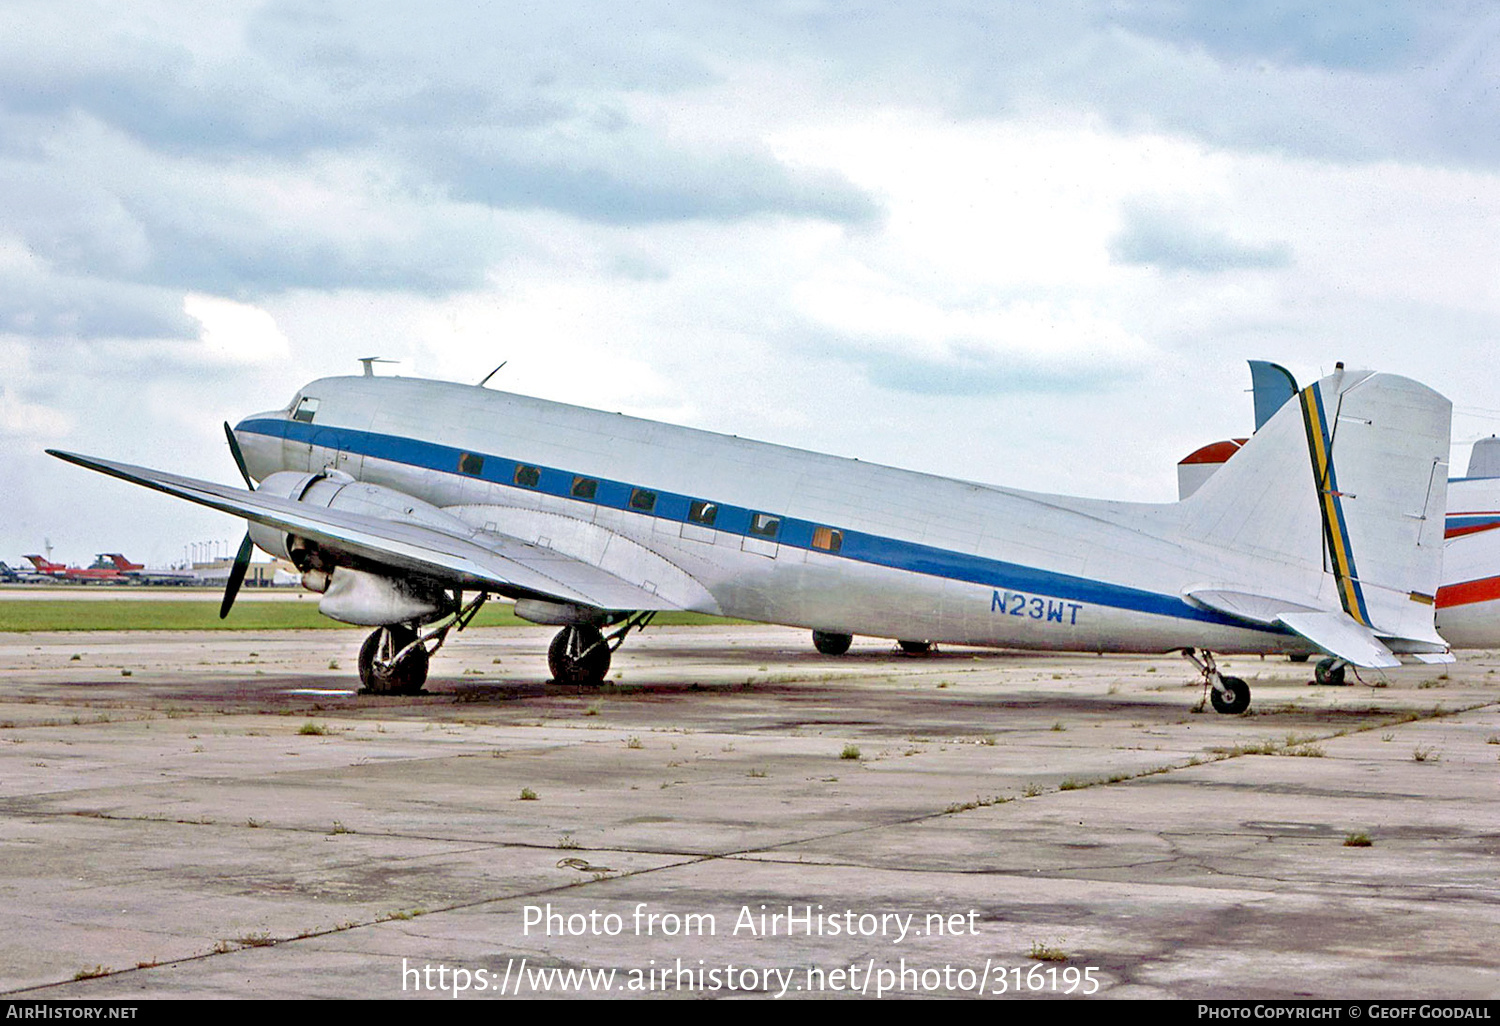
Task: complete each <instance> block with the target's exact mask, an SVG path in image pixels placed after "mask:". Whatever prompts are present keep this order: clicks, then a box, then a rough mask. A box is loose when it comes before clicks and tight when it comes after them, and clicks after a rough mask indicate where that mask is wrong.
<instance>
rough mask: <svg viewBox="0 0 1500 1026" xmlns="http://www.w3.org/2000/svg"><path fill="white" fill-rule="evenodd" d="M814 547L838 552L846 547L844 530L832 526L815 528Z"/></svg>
mask: <svg viewBox="0 0 1500 1026" xmlns="http://www.w3.org/2000/svg"><path fill="white" fill-rule="evenodd" d="M812 541H813V548H815V549H822V550H823V551H824V552H837V551H838V550H839V549H841V548H843V547H844V532H843V531H835V530H834V529H833V528H831V527H815V528H813V539H812Z"/></svg>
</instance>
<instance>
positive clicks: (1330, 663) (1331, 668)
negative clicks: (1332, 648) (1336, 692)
mask: <svg viewBox="0 0 1500 1026" xmlns="http://www.w3.org/2000/svg"><path fill="white" fill-rule="evenodd" d="M1335 664H1337V665H1335ZM1313 680H1315V681H1317V682H1318V683H1319V684H1327V685H1328V686H1330V687H1335V688H1337V687H1343V685H1344V664H1343V663H1340V662H1339V661H1338V660H1337V659H1333V658H1331V657H1330V658H1328V659H1320V660H1318V665H1317V666H1314V667H1313Z"/></svg>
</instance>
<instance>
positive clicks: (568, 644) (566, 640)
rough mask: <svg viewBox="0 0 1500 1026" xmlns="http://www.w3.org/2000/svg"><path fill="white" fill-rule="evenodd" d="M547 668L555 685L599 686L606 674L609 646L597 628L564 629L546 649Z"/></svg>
mask: <svg viewBox="0 0 1500 1026" xmlns="http://www.w3.org/2000/svg"><path fill="white" fill-rule="evenodd" d="M547 668H548V669H550V670H551V671H552V681H553V683H555V684H603V683H604V675H605V674H607V673H609V646H608V645H607V644H605V642H604V634H603V633H602V632H601V631H600V630H599V628H597V627H588V626H583V627H564V628H563V629H562V630H560V631H558V632H557V636H556V637H555V638H553V639H552V644H551V645H549V646H548V647H547Z"/></svg>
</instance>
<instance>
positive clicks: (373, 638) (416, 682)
mask: <svg viewBox="0 0 1500 1026" xmlns="http://www.w3.org/2000/svg"><path fill="white" fill-rule="evenodd" d="M487 598H489V595H488V594H487V593H485V592H480V594H479V597H478V598H476V599H474V601H473V602H470V603H469V604H468V605H467V606H464V607H462V608H460V609H458V610H457V611H456V612H454V614H453V619H451V620H449V621H448V622H447V623H445V624H443V625H442V626H441V627H438V628H436V629H434V630H430V631H428V632H427V633H426V634H423V633H421V632H420V628H418V627H416V626H414V625H410V624H404V623H393V624H389V625H387V626H385V627H378V628H376V630H375V632H374V633H373V634H371V635H370V636H369V637H368V638H366V639H365V643H364V644H363V645H361V646H359V682H360V684H361V685H362V690H363V691H364V692H365V693H366V694H370V695H417V694H421V692H422V685H423V684H425V683H427V668H428V665H429V664H430V663H431V662H432V657H433V655H434V654H435V653H436V652H437V650H438V649H440V648H442V647H443V642H444V641H447V640H448V632H449V631H450V630H452V629H453V628H455V627H457V628H458V629H459V630H463V629H464V628H465V627H467V626H468V625H469V621H470V620H472V619H474V614H476V613H478V612H479V607H480V606H482V605H484V600H485V599H487Z"/></svg>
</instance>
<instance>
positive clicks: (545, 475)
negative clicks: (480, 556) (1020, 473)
mask: <svg viewBox="0 0 1500 1026" xmlns="http://www.w3.org/2000/svg"><path fill="white" fill-rule="evenodd" d="M306 398H314V399H316V400H317V403H316V412H315V413H312V414H311V420H307V419H305V418H306V416H307V414H306V413H305V412H304V414H303V417H304V419H297V418H296V416H295V413H296V411H297V409H298V408H299V405H301V406H303V407H304V408H305V407H306V405H307V404H305V403H303V402H302V401H303V400H304V399H306ZM235 434H236V437H237V438H238V440H239V442H240V445H241V447H242V449H243V451H244V454H245V458H246V461H247V464H248V466H249V469H250V472H251V474H252V475H254V476H255V477H256V478H257V479H258V480H259V479H264V478H265V477H267V476H268V475H270V474H272V473H275V472H277V471H304V472H306V471H314V472H315V471H319V470H322V469H324V468H325V467H332V468H337V469H338V470H341V471H343V472H345V473H347V474H349V475H350V476H352V477H354V478H355V479H357V480H360V481H364V482H368V483H372V484H378V485H382V486H385V487H388V488H392V489H396V490H398V491H401V492H405V493H407V494H409V495H412V496H415V497H417V498H420V499H423V500H425V501H427V502H429V503H432V504H433V505H436V506H438V507H441V508H443V509H444V510H446V511H448V512H451V513H452V514H454V515H455V516H457V517H458V518H460V519H461V520H463V521H464V522H465V523H466V524H469V525H471V526H472V527H474V528H476V529H483V530H487V531H490V532H499V533H501V534H505V535H509V536H511V537H514V538H519V539H521V540H523V541H526V542H530V543H535V544H539V545H541V546H543V547H545V548H550V549H553V550H556V551H558V552H561V553H564V554H566V555H569V556H573V557H575V558H578V559H581V560H586V561H590V562H594V563H596V565H597V563H598V558H599V555H600V553H602V552H603V551H604V550H605V549H606V548H607V547H608V546H609V545H611V544H615V545H617V546H618V547H632V546H633V547H638V549H639V551H641V552H642V553H643V556H642V558H643V559H646V558H648V557H647V556H646V555H645V554H648V553H649V558H650V559H651V560H654V561H655V563H654V565H664V564H670V565H671V566H672V567H674V568H677V569H679V570H680V571H682V572H683V573H684V574H685V575H686V576H687V577H689V578H691V579H692V580H693V581H694V582H696V583H697V584H700V585H701V586H702V587H701V589H697V590H694V591H692V592H691V593H690V594H691V596H692V597H691V598H689V599H686V600H684V602H683V603H682V604H683V605H685V606H686V607H688V608H691V609H695V610H697V611H701V612H706V613H715V614H722V615H726V616H733V617H742V618H745V619H749V620H757V621H763V622H767V623H777V624H786V625H791V626H800V627H809V628H813V629H816V630H822V631H829V632H840V633H849V634H861V635H870V636H877V637H890V638H902V639H911V640H923V641H940V642H948V643H954V644H967V645H993V646H1005V647H1018V648H1036V649H1056V650H1063V651H1099V652H1103V651H1135V652H1164V651H1169V650H1172V649H1178V648H1185V647H1202V648H1211V649H1213V650H1216V651H1220V652H1307V651H1311V650H1312V649H1311V647H1310V646H1309V645H1308V643H1307V642H1306V640H1304V639H1302V638H1300V637H1297V636H1295V635H1292V634H1289V633H1286V632H1283V631H1279V630H1275V629H1266V628H1257V627H1253V626H1248V625H1245V624H1243V623H1241V622H1238V621H1235V620H1233V619H1231V618H1229V617H1225V616H1223V615H1221V614H1219V613H1216V612H1214V611H1212V610H1208V609H1204V608H1201V607H1200V606H1197V605H1195V604H1193V603H1191V602H1189V601H1187V600H1186V599H1185V598H1184V597H1183V592H1184V590H1185V589H1187V588H1189V587H1192V586H1194V585H1195V584H1199V583H1201V582H1203V581H1205V580H1237V579H1245V578H1253V576H1254V574H1255V573H1256V567H1255V565H1254V560H1253V558H1252V557H1251V556H1248V555H1246V554H1244V553H1236V552H1234V551H1230V550H1226V549H1223V548H1219V547H1215V546H1212V545H1209V544H1204V543H1199V542H1195V541H1194V540H1193V539H1192V538H1190V537H1187V538H1185V537H1184V535H1183V531H1182V530H1181V527H1182V522H1181V517H1182V514H1181V513H1180V512H1179V506H1178V504H1166V505H1148V504H1137V503H1117V502H1104V501H1098V500H1089V499H1077V498H1069V497H1064V496H1051V495H1040V494H1032V493H1026V492H1021V491H1016V490H1012V489H1006V488H998V487H993V486H989V485H983V484H975V483H971V482H966V481H959V480H953V479H950V478H943V477H937V476H933V475H928V474H921V473H916V472H912V471H907V470H898V469H894V468H890V467H884V466H879V465H875V464H869V463H863V462H861V461H858V460H851V459H843V458H839V457H834V456H827V455H822V454H819V453H815V452H807V451H803V450H799V449H793V448H788V447H784V446H778V445H770V444H766V443H761V442H753V441H747V440H745V439H741V438H737V437H729V436H725V435H720V434H714V433H711V432H706V431H699V430H694V429H690V428H683V427H677V426H673V425H669V424H662V423H656V422H652V421H647V420H641V419H637V418H633V417H626V416H623V415H620V414H611V413H603V412H600V411H596V410H589V409H583V408H579V407H575V406H570V405H566V404H562V403H554V402H548V401H544V400H540V399H533V398H528V397H524V396H518V395H511V394H507V393H503V392H496V391H491V390H487V389H482V388H476V387H471V386H465V385H456V384H451V383H445V382H434V381H423V380H417V379H409V378H375V377H349V378H327V379H322V380H319V381H315V382H313V383H311V384H309V385H307V386H306V387H305V388H304V389H302V391H301V392H299V393H298V396H297V398H296V399H294V401H293V403H292V404H291V405H290V406H289V407H288V408H286V409H285V410H281V411H276V412H271V413H264V414H258V415H255V416H252V417H248V418H246V419H245V420H244V421H242V422H241V423H240V424H239V425H238V426H237V427H236V428H235ZM580 480H583V481H593V482H595V485H594V487H593V494H592V496H590V497H576V496H575V489H576V486H577V485H578V482H579V481H580ZM584 490H585V491H587V490H588V489H587V488H586V487H585V489H584ZM641 491H645V492H651V493H654V503H653V505H652V508H651V509H650V510H649V511H646V510H643V509H639V508H636V505H639V504H642V503H643V502H644V500H641V501H640V502H639V503H634V504H633V499H637V498H639V495H638V493H639V492H641ZM695 503H708V504H711V505H712V506H713V507H714V510H715V515H714V517H713V523H711V524H705V523H700V522H695V520H694V517H693V513H694V510H695V505H694V504H695ZM700 519H701V518H700ZM772 520H774V521H775V524H774V528H771V525H770V521H772ZM757 528H758V529H757ZM632 551H635V548H632ZM685 594H689V593H685Z"/></svg>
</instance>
